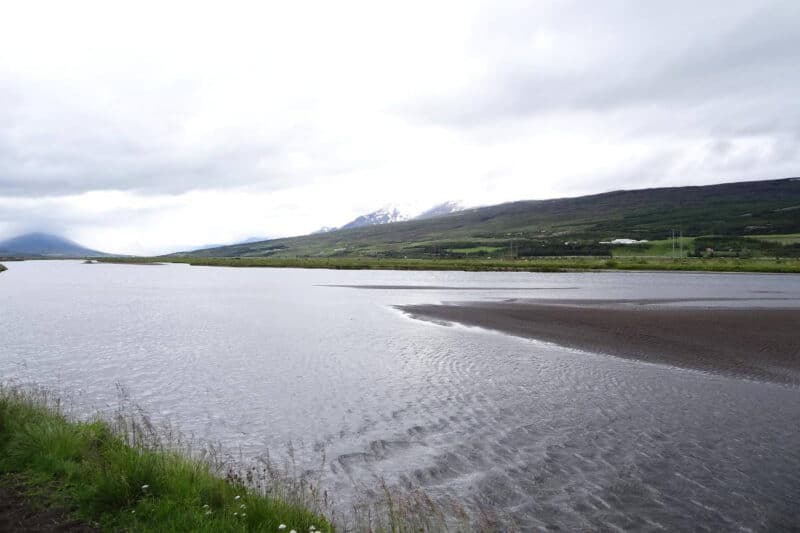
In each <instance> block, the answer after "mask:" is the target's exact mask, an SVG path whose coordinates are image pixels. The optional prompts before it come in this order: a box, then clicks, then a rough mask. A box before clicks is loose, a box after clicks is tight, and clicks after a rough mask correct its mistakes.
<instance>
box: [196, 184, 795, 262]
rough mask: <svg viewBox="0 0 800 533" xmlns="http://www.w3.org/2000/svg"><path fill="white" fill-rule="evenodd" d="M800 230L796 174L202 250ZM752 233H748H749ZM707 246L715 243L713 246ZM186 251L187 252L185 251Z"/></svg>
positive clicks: (511, 243)
mask: <svg viewBox="0 0 800 533" xmlns="http://www.w3.org/2000/svg"><path fill="white" fill-rule="evenodd" d="M673 230H676V231H680V232H682V234H683V235H684V236H686V237H699V236H709V235H716V236H719V235H724V236H735V237H742V236H753V235H755V236H763V235H776V234H790V233H800V179H798V178H788V179H779V180H765V181H752V182H736V183H723V184H718V185H705V186H692V187H669V188H658V189H639V190H628V191H613V192H607V193H602V194H594V195H591V196H580V197H574V198H557V199H552V200H527V201H520V202H511V203H505V204H500V205H494V206H487V207H480V208H472V209H465V210H463V211H457V212H454V213H450V214H446V215H442V216H437V217H434V218H424V219H415V220H407V221H403V222H394V223H387V224H378V225H361V226H360V227H352V226H351V227H350V228H342V229H340V230H337V231H331V232H328V233H319V234H314V235H305V236H302V237H290V238H283V239H273V240H268V241H263V242H257V243H250V244H248V245H246V246H227V247H222V248H214V249H210V250H204V251H202V253H198V254H194V255H199V256H204V257H262V256H274V257H330V256H350V257H357V256H373V257H374V256H377V257H442V256H459V255H464V254H485V255H487V256H492V254H495V255H502V254H507V253H509V250H514V253H515V254H516V255H517V256H525V255H602V254H607V253H608V249H607V246H608V245H601V244H599V243H600V241H610V240H613V239H635V240H648V241H654V240H659V239H668V238H669V237H670V235H671V232H672V231H673ZM751 240H755V239H751ZM711 247H712V248H713V246H711ZM183 255H189V254H183Z"/></svg>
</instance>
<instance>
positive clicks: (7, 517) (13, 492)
mask: <svg viewBox="0 0 800 533" xmlns="http://www.w3.org/2000/svg"><path fill="white" fill-rule="evenodd" d="M45 531H70V532H79V533H89V532H92V533H94V532H97V531H100V529H98V528H95V527H93V526H91V525H90V524H87V523H86V522H81V521H80V520H75V519H73V518H70V516H69V513H68V512H67V511H66V510H65V509H59V508H54V507H47V506H45V505H43V503H42V502H38V501H34V500H33V499H32V498H31V497H30V496H28V495H26V493H25V490H24V485H23V484H22V483H21V482H20V481H19V480H18V479H15V478H13V477H9V476H6V477H4V478H0V532H3V533H6V532H7V533H17V532H20V533H21V532H34V533H36V532H45Z"/></svg>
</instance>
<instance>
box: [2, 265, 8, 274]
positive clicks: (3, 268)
mask: <svg viewBox="0 0 800 533" xmlns="http://www.w3.org/2000/svg"><path fill="white" fill-rule="evenodd" d="M4 270H8V269H7V268H6V267H5V266H3V264H2V263H0V272H3V271H4Z"/></svg>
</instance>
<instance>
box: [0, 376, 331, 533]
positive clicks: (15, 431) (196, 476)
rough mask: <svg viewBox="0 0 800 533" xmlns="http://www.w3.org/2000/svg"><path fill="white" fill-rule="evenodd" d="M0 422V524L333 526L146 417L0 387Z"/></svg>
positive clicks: (33, 527)
mask: <svg viewBox="0 0 800 533" xmlns="http://www.w3.org/2000/svg"><path fill="white" fill-rule="evenodd" d="M137 416H140V417H141V418H136V417H137ZM0 422H2V423H0V458H2V461H0V467H2V468H0V499H3V505H0V530H2V531H10V532H13V531H29V530H30V531H50V530H54V531H55V530H58V531H76V532H81V533H83V532H89V531H153V532H159V531H164V532H171V531H279V530H280V529H285V530H286V531H289V530H292V529H294V530H297V531H304V532H306V531H308V532H310V531H316V532H318V533H322V532H323V531H326V532H330V531H334V529H335V528H334V526H333V524H332V523H330V522H329V520H328V519H327V518H325V517H324V516H322V514H321V513H320V511H319V509H312V508H310V507H309V506H306V505H304V502H303V498H302V496H301V495H300V494H299V493H297V494H295V493H292V492H291V490H290V489H289V487H288V486H287V488H286V489H285V491H283V492H275V493H274V494H273V493H272V492H271V491H270V490H271V489H270V490H268V489H266V488H265V487H266V486H267V485H264V486H263V487H262V486H260V485H258V483H256V482H249V483H248V481H247V479H248V478H247V477H246V475H245V474H246V473H245V472H244V471H241V472H240V471H238V470H235V469H234V467H233V465H229V466H228V467H227V470H220V469H219V468H218V467H215V465H214V462H213V461H212V460H208V461H203V459H198V458H193V456H192V453H191V450H189V449H184V448H181V447H180V442H178V443H177V444H178V447H176V446H175V444H176V443H174V442H169V441H166V440H164V439H165V438H164V437H161V436H160V435H158V434H157V433H156V431H157V430H156V429H155V428H154V427H153V426H152V424H150V422H149V419H147V417H146V415H137V414H136V413H127V412H122V411H120V412H119V413H118V414H117V418H116V419H115V420H113V421H109V422H106V421H103V420H101V419H99V418H94V419H92V420H90V421H80V420H74V419H71V418H68V417H67V416H66V415H65V414H64V412H63V411H62V410H61V402H60V401H59V400H58V399H55V400H53V399H52V398H49V397H48V395H47V392H46V391H42V390H38V389H33V390H31V391H26V390H20V389H8V388H3V387H2V386H0ZM247 472H250V473H251V474H252V473H253V470H248V471H247ZM259 479H261V478H259ZM250 481H252V480H250ZM262 481H265V482H266V481H267V480H265V479H262ZM276 488H277V487H276ZM281 524H285V525H284V526H281ZM40 526H41V527H40Z"/></svg>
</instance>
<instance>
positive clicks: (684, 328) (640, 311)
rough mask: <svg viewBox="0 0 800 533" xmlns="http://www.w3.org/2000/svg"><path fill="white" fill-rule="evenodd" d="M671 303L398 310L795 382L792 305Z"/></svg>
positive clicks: (799, 338) (799, 370)
mask: <svg viewBox="0 0 800 533" xmlns="http://www.w3.org/2000/svg"><path fill="white" fill-rule="evenodd" d="M675 302H676V301H674V300H671V301H669V302H666V301H664V302H661V301H601V302H597V301H573V302H561V303H554V301H552V300H549V301H536V300H519V301H502V302H475V303H463V304H457V305H408V306H399V307H398V308H399V309H401V310H403V311H405V312H406V313H408V314H409V315H411V316H412V317H414V318H419V319H424V320H431V321H436V322H457V323H461V324H464V325H468V326H478V327H482V328H486V329H492V330H496V331H502V332H505V333H509V334H512V335H517V336H521V337H527V338H532V339H538V340H543V341H548V342H553V343H556V344H560V345H563V346H568V347H573V348H578V349H582V350H586V351H592V352H600V353H606V354H610V355H616V356H619V357H626V358H630V359H637V360H643V361H650V362H654V363H666V364H670V365H674V366H680V367H684V368H693V369H698V370H706V371H712V372H719V373H724V374H728V375H734V376H739V377H747V378H752V379H758V380H764V381H772V382H777V383H786V384H794V385H800V309H798V308H756V307H752V308H745V307H730V308H721V307H705V308H703V307H681V306H677V307H676V306H671V305H665V304H666V303H670V304H674V303H675Z"/></svg>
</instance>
